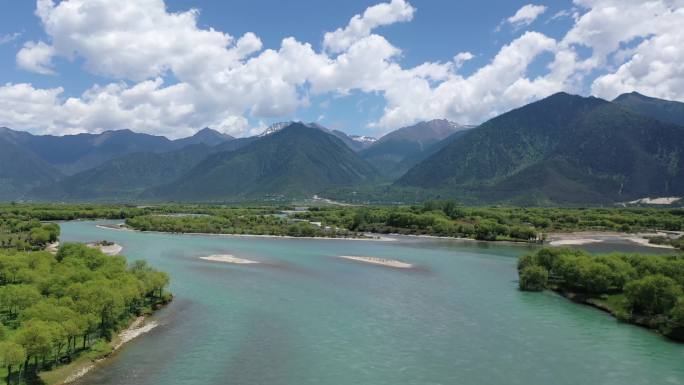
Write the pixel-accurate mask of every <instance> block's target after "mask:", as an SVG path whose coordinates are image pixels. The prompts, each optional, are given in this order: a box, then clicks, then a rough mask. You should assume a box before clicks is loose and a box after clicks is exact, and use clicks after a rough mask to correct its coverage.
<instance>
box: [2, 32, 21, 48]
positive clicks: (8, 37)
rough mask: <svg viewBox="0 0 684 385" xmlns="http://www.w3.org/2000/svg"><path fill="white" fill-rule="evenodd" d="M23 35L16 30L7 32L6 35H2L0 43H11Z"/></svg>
mask: <svg viewBox="0 0 684 385" xmlns="http://www.w3.org/2000/svg"><path fill="white" fill-rule="evenodd" d="M19 36H21V33H19V32H15V33H7V34H4V35H0V45H3V44H7V43H11V42H13V41H15V40H17V39H18V38H19Z"/></svg>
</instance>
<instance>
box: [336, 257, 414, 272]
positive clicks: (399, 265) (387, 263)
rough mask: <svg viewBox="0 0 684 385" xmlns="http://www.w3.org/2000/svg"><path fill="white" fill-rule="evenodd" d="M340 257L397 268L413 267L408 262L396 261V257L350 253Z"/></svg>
mask: <svg viewBox="0 0 684 385" xmlns="http://www.w3.org/2000/svg"><path fill="white" fill-rule="evenodd" d="M340 258H344V259H348V260H352V261H358V262H364V263H370V264H373V265H380V266H387V267H396V268H399V269H410V268H412V267H413V265H412V264H410V263H406V262H402V261H397V260H396V259H387V258H379V257H361V256H351V255H340Z"/></svg>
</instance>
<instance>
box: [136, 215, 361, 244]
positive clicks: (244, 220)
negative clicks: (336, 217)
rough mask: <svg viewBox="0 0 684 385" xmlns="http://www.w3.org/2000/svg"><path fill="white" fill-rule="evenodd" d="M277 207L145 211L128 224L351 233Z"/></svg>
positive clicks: (170, 228)
mask: <svg viewBox="0 0 684 385" xmlns="http://www.w3.org/2000/svg"><path fill="white" fill-rule="evenodd" d="M277 212H279V211H276V210H273V209H268V208H266V209H258V208H251V209H250V208H226V209H222V210H220V212H217V213H215V214H213V215H158V214H150V215H142V216H137V217H133V218H129V219H126V225H128V226H130V227H132V228H134V229H136V230H141V231H164V232H172V233H209V234H254V235H276V236H292V237H332V238H338V237H350V236H355V233H353V232H351V231H349V230H347V229H343V228H336V227H330V228H325V227H322V226H316V225H313V224H311V223H309V222H307V221H302V220H293V219H288V218H285V217H283V216H279V215H278V214H277Z"/></svg>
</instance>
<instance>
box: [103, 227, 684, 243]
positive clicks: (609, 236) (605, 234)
mask: <svg viewBox="0 0 684 385" xmlns="http://www.w3.org/2000/svg"><path fill="white" fill-rule="evenodd" d="M97 227H100V228H104V229H110V230H121V231H136V232H141V233H157V234H182V235H202V236H205V235H217V236H231V237H258V238H273V239H314V240H344V241H376V242H392V241H398V239H397V238H394V237H412V238H425V239H444V240H452V241H454V240H455V241H468V242H485V243H494V242H496V243H510V244H518V245H520V244H523V245H525V244H527V245H535V244H539V245H543V244H548V245H550V246H581V245H587V244H592V243H602V242H632V243H635V244H637V245H639V246H643V247H652V248H659V249H671V250H676V249H675V248H674V247H672V246H670V245H658V244H654V243H649V240H648V239H647V238H646V237H655V236H662V235H665V234H666V233H665V232H660V231H656V232H649V233H622V232H616V231H576V232H554V233H549V234H548V235H547V239H546V241H545V242H543V243H537V242H525V241H514V240H502V241H484V240H477V239H472V238H464V237H443V236H437V235H428V234H398V233H390V234H375V233H366V234H367V235H368V238H363V237H347V238H333V237H293V236H289V235H263V234H223V233H173V232H164V231H141V230H136V229H132V228H130V227H127V226H125V225H124V224H123V223H122V224H118V225H97ZM679 235H684V232H680V234H679Z"/></svg>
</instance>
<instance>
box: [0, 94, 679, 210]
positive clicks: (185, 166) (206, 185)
mask: <svg viewBox="0 0 684 385" xmlns="http://www.w3.org/2000/svg"><path fill="white" fill-rule="evenodd" d="M683 107H684V103H679V102H673V101H667V100H662V99H656V98H650V97H647V96H644V95H641V94H637V93H630V94H624V95H620V96H619V97H618V98H616V99H615V100H613V101H612V102H610V101H606V100H603V99H598V98H594V97H581V96H575V95H569V94H565V93H559V94H555V95H552V96H550V97H548V98H545V99H542V100H540V101H537V102H534V103H531V104H529V105H526V106H523V107H521V108H518V109H515V110H512V111H509V112H507V113H505V114H502V115H500V116H498V117H495V118H493V119H491V120H489V121H487V122H485V123H483V124H481V125H480V126H477V127H473V126H465V125H461V124H457V123H454V122H450V121H447V120H432V121H427V122H419V123H417V124H415V125H412V126H408V127H404V128H400V129H398V130H396V131H393V132H390V133H388V134H386V135H385V136H383V137H381V138H380V139H377V140H376V139H375V138H371V137H363V136H354V135H348V134H346V133H345V132H343V131H340V130H331V129H328V128H326V127H323V126H321V125H319V124H316V123H301V122H282V123H276V124H274V125H272V126H271V127H269V128H268V129H266V130H265V131H264V132H263V133H262V134H260V135H257V136H253V137H247V138H233V137H231V136H229V135H225V134H222V133H219V132H217V131H214V130H212V129H209V128H205V129H202V130H200V131H198V132H197V133H196V134H195V135H193V136H191V137H188V138H183V139H177V140H169V139H167V138H165V137H161V136H154V135H147V134H140V133H135V132H132V131H130V130H117V131H107V132H104V133H101V134H78V135H67V136H51V135H44V136H39V135H32V134H30V133H27V132H21V131H14V130H11V129H8V128H0V165H2V167H0V200H41V201H214V202H228V201H240V200H264V199H278V200H287V199H292V198H301V197H310V196H312V195H314V194H320V193H324V194H325V193H327V192H332V191H347V192H348V193H349V194H356V192H355V191H378V190H382V191H383V194H381V195H382V196H377V197H371V198H376V199H370V200H377V201H396V196H399V194H398V193H397V192H399V191H401V192H406V191H407V189H413V190H415V191H416V194H414V195H415V196H416V197H417V196H421V197H426V196H427V197H430V196H432V197H439V198H445V197H448V198H456V199H463V200H464V201H468V202H505V203H514V204H524V205H550V204H572V205H577V204H607V203H614V202H625V201H630V200H634V199H639V198H643V197H648V196H651V197H655V196H683V195H684V159H682V156H683V154H684V126H683V125H682V122H684V108H683ZM417 192H420V194H418V193H417ZM393 194H395V195H393ZM411 194H413V193H411ZM411 194H409V195H411ZM401 196H402V197H406V195H401ZM342 198H345V197H344V196H343V197H342Z"/></svg>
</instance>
